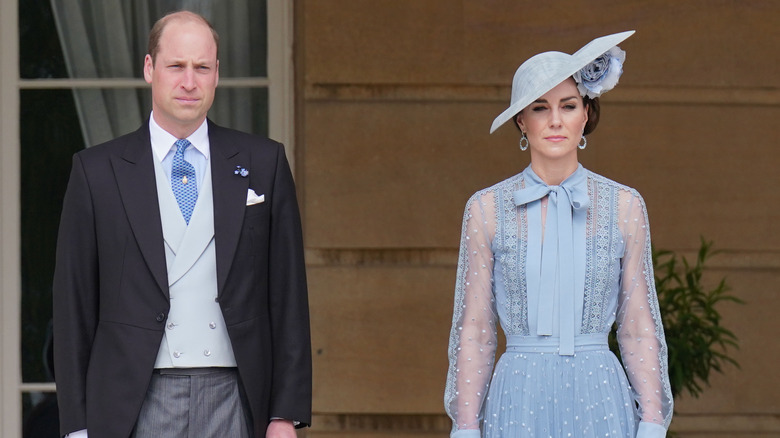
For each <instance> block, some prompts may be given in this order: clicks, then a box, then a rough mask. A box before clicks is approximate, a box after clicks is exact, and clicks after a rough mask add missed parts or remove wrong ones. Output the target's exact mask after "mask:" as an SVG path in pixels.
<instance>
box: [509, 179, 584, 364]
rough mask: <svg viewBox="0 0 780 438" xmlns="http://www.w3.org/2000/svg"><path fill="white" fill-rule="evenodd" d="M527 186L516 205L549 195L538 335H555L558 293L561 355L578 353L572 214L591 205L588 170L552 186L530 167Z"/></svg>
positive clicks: (518, 193)
mask: <svg viewBox="0 0 780 438" xmlns="http://www.w3.org/2000/svg"><path fill="white" fill-rule="evenodd" d="M523 174H524V177H525V178H524V181H525V187H524V188H522V189H520V190H518V191H516V192H514V200H515V205H517V206H521V205H526V204H528V203H530V202H533V201H536V200H538V199H542V198H544V197H545V196H549V199H548V202H547V219H546V222H545V227H544V228H545V233H544V243H542V263H541V278H540V282H539V288H540V289H541V290H539V291H538V295H537V296H538V297H539V308H538V310H537V312H538V313H537V332H536V334H537V335H539V336H552V334H553V315H554V309H553V301H554V296H555V293H556V291H557V292H559V294H560V300H559V307H560V309H559V312H560V316H559V323H560V326H559V331H560V345H559V354H560V355H561V356H571V355H573V354H574V335H575V327H574V325H575V321H576V320H577V318H576V315H575V314H574V313H575V310H574V309H575V305H574V304H575V303H574V300H575V291H574V287H575V286H574V284H575V283H574V235H573V222H572V215H573V212H574V211H580V210H585V209H587V208H588V206H589V205H590V199H589V198H588V188H587V183H586V171H585V169H584V168H583V167H582V166H581V165H578V166H577V170H576V171H575V172H574V173H573V174H572V175H571V176H569V177H568V178H566V180H565V181H563V182H562V183H561V184H560V185H557V186H550V185H547V184H546V183H545V182H544V181H542V180H541V178H539V177H538V176H537V175H536V173H534V171H533V170H531V167H530V166H529V167H528V168H527V169H526V170H525V171H524V172H523Z"/></svg>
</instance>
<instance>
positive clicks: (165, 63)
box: [144, 20, 219, 138]
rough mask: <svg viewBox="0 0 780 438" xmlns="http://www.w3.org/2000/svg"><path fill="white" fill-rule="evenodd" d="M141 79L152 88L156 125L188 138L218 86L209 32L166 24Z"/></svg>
mask: <svg viewBox="0 0 780 438" xmlns="http://www.w3.org/2000/svg"><path fill="white" fill-rule="evenodd" d="M144 79H146V82H148V83H150V84H152V109H153V110H154V120H155V121H156V122H157V124H158V125H160V127H162V128H163V129H165V130H166V131H168V132H170V133H171V134H173V135H174V136H176V137H177V138H184V137H187V136H188V135H190V134H192V133H193V132H194V131H195V130H196V129H197V128H198V127H199V126H200V125H201V124H202V123H203V120H204V119H205V118H206V113H208V110H209V108H211V104H212V102H214V91H215V89H216V88H217V83H218V82H219V61H217V45H216V43H215V42H214V38H213V37H212V35H211V30H210V29H209V28H208V27H207V26H206V25H205V24H203V23H200V22H197V21H185V20H174V21H171V22H170V23H168V24H167V25H166V26H165V29H164V30H163V33H162V36H161V37H160V44H159V51H158V52H157V55H156V59H155V60H154V62H152V58H151V56H149V55H146V58H145V59H144Z"/></svg>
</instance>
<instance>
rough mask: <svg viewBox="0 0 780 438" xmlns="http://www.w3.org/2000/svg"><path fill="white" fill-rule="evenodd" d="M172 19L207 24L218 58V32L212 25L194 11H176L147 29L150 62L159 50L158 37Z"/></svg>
mask: <svg viewBox="0 0 780 438" xmlns="http://www.w3.org/2000/svg"><path fill="white" fill-rule="evenodd" d="M174 20H181V21H198V22H201V23H203V24H205V25H206V26H208V28H209V30H211V36H212V37H214V44H216V46H217V58H219V34H217V31H216V30H214V26H212V25H211V23H209V20H206V18H205V17H204V16H202V15H200V14H196V13H195V12H191V11H176V12H170V13H168V14H166V15H165V16H163V17H162V18H160V19H159V20H157V22H156V23H154V26H152V30H150V31H149V48H148V50H149V52H148V53H149V56H151V57H152V64H154V61H155V59H156V58H157V52H159V51H160V38H161V37H162V33H163V31H164V30H165V26H167V25H168V23H170V22H171V21H174Z"/></svg>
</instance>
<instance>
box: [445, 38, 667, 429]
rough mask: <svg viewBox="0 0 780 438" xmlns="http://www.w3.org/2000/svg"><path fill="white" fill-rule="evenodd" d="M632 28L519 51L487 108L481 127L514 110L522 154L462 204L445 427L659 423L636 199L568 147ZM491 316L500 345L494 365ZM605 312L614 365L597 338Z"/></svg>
mask: <svg viewBox="0 0 780 438" xmlns="http://www.w3.org/2000/svg"><path fill="white" fill-rule="evenodd" d="M631 34H633V31H630V32H623V33H619V34H614V35H609V36H605V37H602V38H597V39H595V40H593V41H592V42H590V43H589V44H587V45H586V46H585V47H583V48H582V49H580V50H579V51H577V53H575V54H574V55H568V54H565V53H560V52H546V53H541V54H538V55H536V56H534V57H532V58H530V59H529V60H528V61H526V62H525V63H523V65H521V66H520V68H518V69H517V72H516V73H515V77H514V80H513V84H512V98H511V103H510V106H509V108H508V109H507V110H506V111H504V112H503V113H502V114H501V115H499V116H498V117H497V118H496V120H495V121H494V122H493V126H492V128H491V133H492V132H493V131H494V130H495V129H496V128H498V127H499V126H501V125H502V124H503V123H505V122H506V121H508V120H509V119H512V121H513V122H514V123H515V124H516V126H517V127H518V128H519V129H520V131H521V137H520V149H522V150H526V149H530V154H531V165H530V166H528V167H527V168H526V169H525V170H524V171H523V172H522V173H520V174H519V175H516V176H514V177H512V178H509V179H508V180H506V181H503V182H500V183H498V184H496V185H494V186H492V187H489V188H487V189H484V190H481V191H479V192H477V193H476V194H475V195H474V196H472V197H471V199H470V200H469V201H468V204H467V205H466V210H465V213H464V218H463V230H462V233H463V234H462V238H461V247H460V257H459V263H458V276H457V284H456V293H455V306H454V315H453V325H452V331H451V334H450V347H449V358H450V367H449V373H448V377H447V388H446V394H445V407H446V409H447V413H448V414H449V415H450V417H451V418H452V420H453V432H452V435H451V436H452V437H457V438H462V437H480V436H483V437H545V438H547V437H626V438H629V437H630V438H635V437H641V438H650V437H652V438H655V437H664V436H665V433H666V429H667V428H668V426H669V422H670V421H671V417H672V396H671V390H670V385H669V377H668V372H667V351H666V341H665V340H664V333H663V327H662V325H661V317H660V315H659V313H658V302H657V298H656V294H655V285H654V277H653V266H652V257H651V253H650V231H649V228H648V222H647V212H646V209H645V205H644V202H643V200H642V198H641V197H640V195H639V193H637V192H636V191H635V190H633V189H631V188H629V187H626V186H623V185H621V184H618V183H616V182H614V181H611V180H609V179H607V178H604V177H602V176H600V175H597V174H595V173H592V172H590V171H588V170H586V169H584V168H583V167H582V166H581V165H580V164H579V162H578V160H577V152H578V149H584V148H585V146H586V145H587V140H586V138H585V137H584V135H587V134H589V133H590V132H592V131H593V130H594V129H595V127H596V124H597V123H598V116H599V104H598V96H599V95H600V94H602V93H604V92H606V91H608V90H609V89H611V88H612V87H613V86H614V85H615V84H617V80H618V77H619V76H620V74H621V73H622V62H623V60H624V59H625V52H623V51H622V50H620V49H619V48H618V47H617V44H619V43H620V42H622V41H623V40H625V39H626V38H628V37H629V36H630V35H631ZM497 322H500V323H501V327H502V329H503V331H504V333H505V334H506V338H507V348H506V353H504V354H503V355H502V356H501V358H500V359H499V361H498V362H497V363H496V364H495V369H494V359H495V351H496V339H497V335H496V323H497ZM615 322H617V327H618V330H617V335H618V342H619V345H620V351H621V356H622V360H623V363H624V365H625V372H624V371H623V368H622V367H621V366H620V363H619V362H618V360H617V358H616V357H615V355H614V354H612V353H611V352H610V351H609V348H608V345H607V335H608V333H609V331H610V329H611V327H612V325H613V323H615ZM491 375H492V379H491ZM480 429H481V433H480Z"/></svg>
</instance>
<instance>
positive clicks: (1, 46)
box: [0, 0, 295, 438]
mask: <svg viewBox="0 0 780 438" xmlns="http://www.w3.org/2000/svg"><path fill="white" fill-rule="evenodd" d="M19 1H22V0H0V60H2V61H3V62H0V323H1V324H2V332H1V333H0V352H2V354H0V436H3V437H7V438H13V437H19V438H20V437H21V436H22V420H23V419H22V394H24V393H27V392H50V391H54V390H55V385H54V384H53V383H34V382H32V383H24V382H22V370H21V254H20V251H21V224H20V214H21V203H20V193H21V184H20V176H21V175H20V147H21V144H20V143H21V139H20V137H19V136H20V130H19V116H20V113H19V105H20V99H19V95H20V92H21V90H25V89H63V88H65V89H70V88H94V87H98V88H139V87H144V86H146V84H145V82H143V80H141V79H138V80H135V79H75V80H74V79H42V80H39V79H35V80H23V79H20V78H19V61H18V60H19V18H18V11H19V9H18V2H19ZM267 8H268V9H267V19H268V27H267V29H268V77H267V78H222V79H220V88H228V87H267V88H268V96H269V104H268V106H269V107H268V111H269V120H268V127H269V128H268V129H269V137H271V138H273V139H275V140H277V141H280V142H282V143H284V145H285V150H286V153H287V158H288V160H289V161H290V166H291V168H292V169H293V171H294V169H295V161H294V160H295V153H294V151H295V148H294V107H293V105H294V95H293V91H294V75H293V50H292V48H293V2H290V1H288V0H268V2H267ZM14 61H15V62H14Z"/></svg>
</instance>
